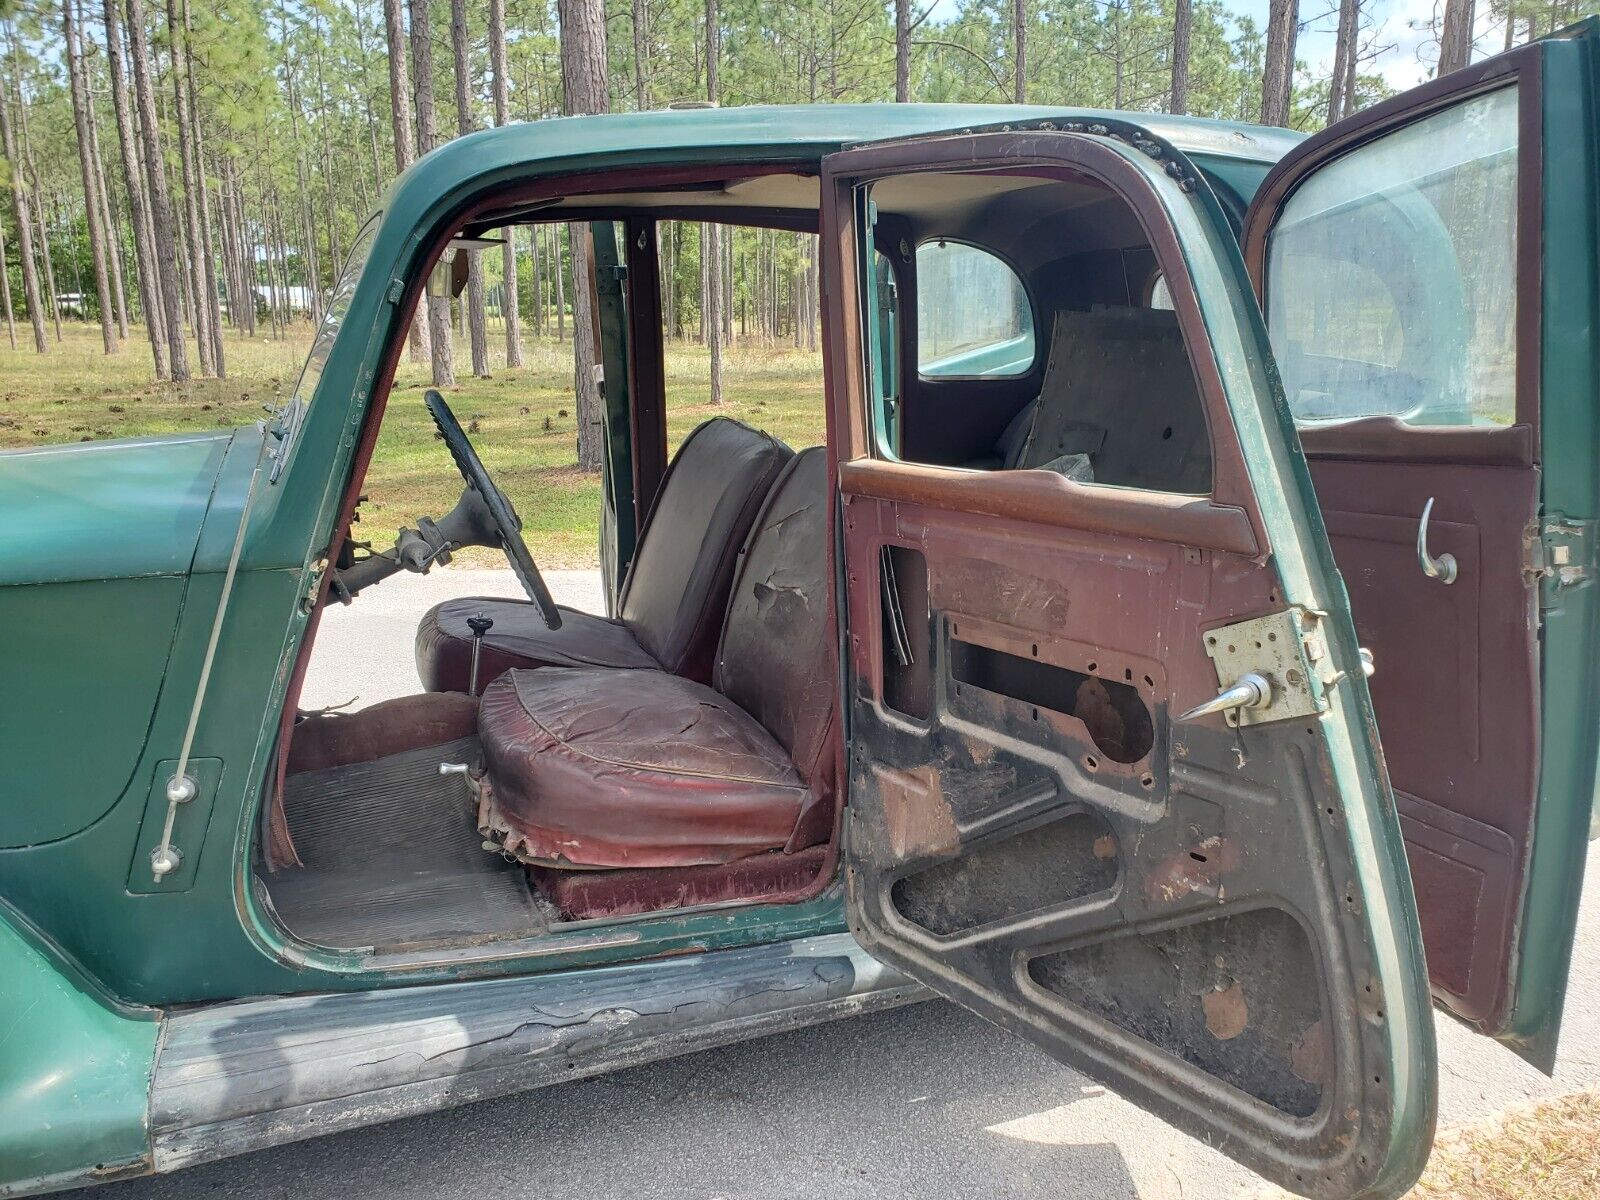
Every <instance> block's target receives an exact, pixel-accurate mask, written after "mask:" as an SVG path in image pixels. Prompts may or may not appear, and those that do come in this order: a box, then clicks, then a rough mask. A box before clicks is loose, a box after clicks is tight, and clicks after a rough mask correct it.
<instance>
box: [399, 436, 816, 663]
mask: <svg viewBox="0 0 1600 1200" xmlns="http://www.w3.org/2000/svg"><path fill="white" fill-rule="evenodd" d="M791 457H792V454H791V452H790V450H789V448H788V447H787V446H785V445H784V444H783V443H782V442H780V441H778V440H777V439H776V438H774V437H771V436H770V435H768V434H765V433H762V432H760V431H759V430H756V429H751V428H750V427H749V426H748V425H743V424H741V423H740V422H738V421H734V420H731V419H730V418H728V417H713V418H712V419H711V420H709V421H707V422H705V423H704V424H703V425H701V426H699V427H698V428H697V429H695V430H694V432H692V433H691V434H690V435H689V436H688V437H687V438H685V439H684V442H683V445H682V446H680V447H679V448H678V453H677V455H676V456H675V457H674V458H673V460H672V464H671V466H669V467H668V468H667V473H666V475H665V476H663V477H662V481H661V490H660V491H659V492H658V493H657V496H656V502H655V504H654V506H653V507H652V508H651V510H650V515H649V517H648V519H646V521H645V524H644V528H643V530H642V531H641V532H640V534H639V547H638V551H637V553H636V554H635V555H634V558H633V563H632V566H631V567H630V568H629V570H628V577H627V579H626V580H624V582H623V585H622V593H621V595H620V597H619V604H618V614H619V615H618V616H617V617H616V618H615V619H608V618H605V617H595V616H590V615H589V614H587V613H580V612H575V611H573V610H572V609H566V608H564V609H562V610H561V619H562V624H561V628H560V629H555V630H552V629H548V628H546V626H545V623H544V620H543V619H542V618H541V617H540V616H539V613H538V611H537V609H535V608H534V606H533V605H532V604H530V603H529V602H528V601H526V600H479V599H466V600H447V601H445V602H444V603H443V604H440V605H437V606H435V607H434V608H433V609H431V610H429V612H428V613H427V614H426V615H425V616H424V617H423V618H422V622H421V624H419V625H418V626H417V642H416V655H417V674H418V675H420V676H421V678H422V686H423V687H424V688H426V689H427V690H428V691H430V692H443V691H456V692H464V691H466V690H467V685H468V682H469V679H470V673H471V663H472V633H471V630H469V629H468V628H467V618H468V617H470V616H472V615H473V614H474V613H477V612H482V613H483V614H484V615H485V616H487V617H491V618H493V619H494V627H493V628H492V629H491V630H490V631H489V633H488V634H487V635H486V636H485V637H484V639H483V651H482V657H481V659H480V662H479V666H478V686H479V687H480V688H482V687H483V686H484V685H485V684H486V683H488V682H489V680H491V679H494V678H495V677H496V676H498V675H500V674H501V673H503V672H505V671H508V670H511V669H512V668H514V667H520V668H532V667H546V666H557V667H573V666H576V667H615V668H632V669H644V670H661V669H663V668H664V669H666V670H668V671H671V672H672V673H673V674H675V675H684V676H687V677H688V678H690V679H698V680H700V681H701V682H706V681H708V680H709V679H710V678H711V669H712V661H713V655H714V653H715V650H716V643H717V634H718V632H719V630H720V629H721V628H722V621H723V615H724V613H726V611H727V601H728V588H729V586H730V584H731V582H732V579H733V572H734V566H735V562H736V560H737V558H738V553H739V547H740V546H742V545H743V544H744V541H745V538H746V536H747V535H748V533H749V531H750V524H751V522H752V521H754V520H755V516H756V513H757V512H759V511H760V508H761V504H762V502H763V500H764V499H765V498H766V494H767V490H768V489H769V488H770V487H771V485H772V481H773V480H774V479H775V478H777V475H778V472H779V471H781V470H782V469H783V466H784V464H785V463H786V462H788V461H789V459H790V458H791Z"/></svg>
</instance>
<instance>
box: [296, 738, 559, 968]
mask: <svg viewBox="0 0 1600 1200" xmlns="http://www.w3.org/2000/svg"><path fill="white" fill-rule="evenodd" d="M477 760H478V741H477V739H476V738H463V739H461V740H459V741H454V742H447V743H445V744H444V745H442V746H428V747H424V748H422V749H419V750H408V751H406V752H405V753H403V754H396V755H392V756H390V757H388V758H382V759H378V760H377V761H376V762H367V763H357V764H355V765H353V766H344V767H329V768H327V769H326V770H322V771H306V772H302V773H301V774H298V775H291V776H290V777H289V778H288V779H287V780H286V781H285V784H284V796H283V800H284V814H285V816H286V818H287V820H288V823H289V829H290V831H291V833H292V834H293V835H294V841H295V846H296V848H298V850H299V851H300V858H301V861H302V862H303V863H304V864H305V865H304V867H303V868H300V869H292V868H291V869H289V870H285V871H280V872H277V873H276V874H274V875H271V876H267V877H266V878H265V883H266V886H267V891H268V893H269V894H270V895H271V897H272V903H273V907H274V908H276V909H277V912H278V916H279V918H280V919H281V920H282V922H283V924H284V925H285V926H286V927H287V928H288V929H289V931H290V932H292V933H294V934H295V935H296V936H297V937H300V938H303V939H304V940H306V941H309V942H315V943H317V944H319V945H323V946H331V947H338V948H341V949H347V948H353V947H366V946H371V947H375V948H393V947H395V946H400V945H409V944H413V943H419V942H423V943H425V942H437V941H443V940H452V941H459V940H460V939H462V938H472V939H475V940H476V939H491V938H496V937H527V936H532V935H535V934H539V933H544V932H548V930H549V921H548V920H547V914H546V912H545V909H546V908H547V907H548V906H547V904H546V903H545V902H543V901H542V900H541V899H539V898H537V897H536V896H535V894H534V892H533V890H532V889H531V888H530V887H529V886H528V884H527V881H526V878H525V876H524V875H523V872H522V868H521V867H519V866H517V865H516V864H515V863H511V862H507V861H506V860H505V859H504V858H503V857H501V856H500V855H498V854H492V853H490V852H488V851H486V850H484V849H483V839H482V838H481V837H479V835H478V831H477V829H476V828H475V816H474V810H473V806H472V803H471V801H470V800H469V798H468V793H467V785H466V781H465V780H464V779H463V778H462V777H461V776H460V775H440V774H439V764H440V763H442V762H467V763H472V762H476V761H477Z"/></svg>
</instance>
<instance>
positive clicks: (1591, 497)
mask: <svg viewBox="0 0 1600 1200" xmlns="http://www.w3.org/2000/svg"><path fill="white" fill-rule="evenodd" d="M1596 29H1597V27H1596V25H1595V24H1594V23H1593V22H1589V23H1586V24H1585V25H1582V26H1579V27H1577V28H1575V29H1574V30H1571V31H1569V32H1568V33H1566V34H1563V35H1557V37H1555V38H1553V39H1547V40H1545V41H1542V42H1536V43H1533V44H1531V45H1528V46H1525V47H1522V48H1520V49H1517V50H1515V51H1513V52H1511V53H1509V54H1505V55H1501V56H1500V57H1498V58H1494V59H1490V60H1487V61H1485V62H1481V63H1477V64H1474V65H1473V66H1471V67H1469V68H1467V69H1466V70H1462V71H1458V72H1456V73H1455V74H1452V75H1449V76H1446V77H1445V78H1443V79H1440V80H1436V81H1435V82H1433V83H1431V84H1428V85H1426V86H1424V87H1421V88H1417V89H1416V90H1414V91H1411V92H1408V93H1406V94H1404V95H1402V96H1399V97H1397V98H1395V99H1393V100H1390V101H1388V102H1386V103H1384V104H1380V105H1376V106H1374V107H1373V108H1371V109H1368V110H1366V111H1365V112H1362V113H1361V114H1359V115H1358V116H1356V117H1353V118H1351V119H1349V120H1346V121H1344V122H1341V123H1340V124H1338V125H1335V126H1334V127H1332V128H1330V129H1328V130H1327V131H1325V132H1323V133H1321V134H1319V135H1317V136H1316V137H1313V138H1311V139H1310V140H1308V141H1306V142H1304V143H1303V144H1302V145H1301V146H1299V147H1298V148H1297V149H1296V150H1295V151H1294V152H1293V153H1291V154H1290V155H1289V156H1288V157H1287V158H1285V159H1284V160H1283V161H1282V162H1281V163H1280V164H1279V165H1278V167H1277V168H1276V169H1275V170H1274V171H1273V173H1272V174H1271V175H1269V176H1268V178H1267V179H1266V181H1265V182H1264V184H1263V185H1262V188H1261V190H1260V191H1259V192H1258V193H1257V196H1256V200H1255V203H1254V205H1253V206H1252V208H1251V211H1250V214H1249V216H1248V218H1247V221H1246V230H1245V238H1244V245H1245V254H1246V259H1247V262H1248V264H1249V267H1250V271H1251V275H1252V277H1253V280H1254V282H1255V284H1256V286H1257V288H1258V290H1259V293H1260V295H1261V299H1262V309H1263V311H1264V312H1265V314H1266V317H1267V325H1268V329H1269V332H1270V336H1271V340H1272V343H1273V349H1274V351H1275V354H1276V358H1277V362H1278V367H1279V370H1280V372H1281V374H1282V377H1283V384H1284V390H1285V393H1286V395H1287V399H1288V403H1289V407H1290V409H1291V410H1292V411H1293V413H1294V414H1295V416H1296V418H1297V422H1298V424H1299V427H1300V438H1301V442H1302V444H1303V445H1304V448H1305V453H1306V456H1307V458H1308V460H1309V462H1310V466H1311V475H1312V480H1313V482H1314V484H1315V487H1316V492H1317V496H1318V499H1319V501H1320V502H1321V507H1322V511H1323V515H1324V520H1325V522H1326V524H1327V529H1328V534H1329V537H1330V539H1331V541H1332V545H1333V555H1334V559H1335V561H1336V562H1337V564H1338V566H1339V569H1340V571H1341V572H1342V574H1343V576H1344V579H1345V582H1346V584H1347V586H1348V588H1349V592H1350V602H1351V607H1352V609H1353V610H1354V617H1355V624H1356V629H1357V632H1358V634H1359V635H1360V640H1361V643H1362V645H1364V646H1367V647H1370V648H1371V650H1372V651H1373V653H1374V655H1375V656H1376V662H1377V664H1378V670H1377V674H1376V676H1375V677H1374V678H1373V680H1372V697H1373V703H1374V705H1375V706H1376V710H1377V716H1378V728H1379V730H1380V732H1381V734H1382V738H1383V748H1384V752H1385V755H1386V757H1387V759H1388V765H1389V773H1390V777H1391V780H1392V782H1393V786H1394V792H1395V799H1396V803H1397V804H1398V806H1399V812H1400V827H1401V830H1402V832H1403V834H1404V837H1405V843H1406V852H1407V855H1408V857H1409V859H1410V868H1411V877H1412V882H1413V884H1414V887H1415V889H1416V899H1417V907H1418V910H1419V912H1420V915H1421V923H1422V932H1423V940H1424V943H1425V947H1426V951H1427V961H1428V967H1429V971H1430V974H1431V978H1432V988H1433V994H1434V996H1435V998H1436V999H1437V1000H1438V1001H1439V1003H1440V1004H1442V1005H1443V1006H1445V1007H1446V1008H1448V1009H1449V1010H1450V1011H1451V1012H1453V1013H1454V1014H1456V1015H1457V1016H1459V1017H1460V1018H1462V1019H1463V1020H1464V1021H1466V1022H1468V1023H1469V1024H1471V1025H1472V1026H1473V1027H1475V1028H1477V1029H1479V1030H1481V1031H1482V1032H1484V1033H1488V1034H1492V1035H1494V1036H1496V1037H1498V1038H1500V1039H1502V1040H1504V1041H1506V1042H1508V1043H1509V1044H1510V1045H1511V1046H1512V1047H1513V1048H1514V1049H1516V1050H1517V1052H1518V1053H1520V1054H1522V1055H1523V1056H1524V1057H1526V1058H1528V1059H1529V1060H1530V1061H1532V1062H1534V1063H1535V1064H1536V1065H1538V1066H1539V1067H1541V1068H1542V1069H1544V1070H1546V1071H1548V1070H1550V1069H1551V1067H1552V1065H1553V1061H1554V1057H1555V1048H1556V1035H1557V1031H1558V1029H1559V1024H1560V1018H1561V1007H1562V1000H1563V997H1564V994H1565V990H1566V980H1567V969H1568V965H1569V960H1570V957H1571V952H1572V939H1573V933H1574V929H1575V925H1576V920H1577V908H1578V899H1579V894H1580V891H1581V885H1582V879H1583V867H1584V860H1585V856H1586V851H1587V842H1586V836H1587V833H1588V828H1589V821H1590V812H1591V808H1592V803H1593V796H1594V782H1595V777H1594V771H1595V755H1596V737H1597V734H1600V713H1597V688H1596V682H1595V681H1596V674H1595V672H1596V667H1597V665H1600V664H1597V655H1596V641H1595V604H1596V602H1595V589H1594V586H1593V566H1594V544H1595V542H1594V518H1595V515H1596V512H1597V506H1596V494H1595V492H1596V453H1597V446H1600V439H1597V434H1596V405H1597V400H1596V397H1597V396H1600V379H1597V378H1596V362H1597V358H1596V352H1597V345H1596V328H1597V326H1596V316H1597V314H1596V311H1595V295H1596V278H1595V276H1596V219H1597V210H1596V194H1595V158H1594V151H1595V147H1594V136H1595V134H1594V122H1595V116H1596V112H1595V107H1594V96H1595V92H1594V77H1593V71H1594V64H1595V53H1596V47H1597V38H1596Z"/></svg>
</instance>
